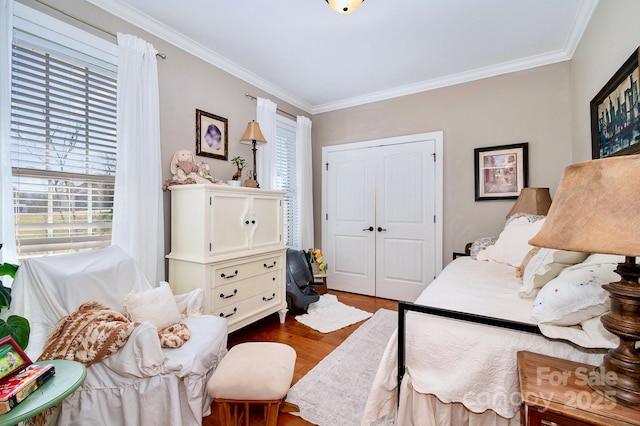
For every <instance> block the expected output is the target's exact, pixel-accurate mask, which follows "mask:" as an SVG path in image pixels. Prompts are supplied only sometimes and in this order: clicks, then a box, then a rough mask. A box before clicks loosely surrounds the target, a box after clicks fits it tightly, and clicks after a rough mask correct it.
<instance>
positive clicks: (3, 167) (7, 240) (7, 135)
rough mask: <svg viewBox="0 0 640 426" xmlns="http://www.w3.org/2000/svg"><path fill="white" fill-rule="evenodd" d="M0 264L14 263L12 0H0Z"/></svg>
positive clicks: (15, 257)
mask: <svg viewBox="0 0 640 426" xmlns="http://www.w3.org/2000/svg"><path fill="white" fill-rule="evenodd" d="M0 31H1V33H0V243H3V248H2V251H0V263H1V262H11V263H15V262H16V259H17V256H16V229H15V223H14V218H13V185H12V183H11V39H12V33H13V0H0Z"/></svg>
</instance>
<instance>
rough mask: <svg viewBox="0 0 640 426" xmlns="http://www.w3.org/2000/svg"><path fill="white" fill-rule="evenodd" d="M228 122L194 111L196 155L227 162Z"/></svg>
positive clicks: (206, 113) (224, 119) (200, 111)
mask: <svg viewBox="0 0 640 426" xmlns="http://www.w3.org/2000/svg"><path fill="white" fill-rule="evenodd" d="M227 127H228V120H227V119H226V118H223V117H219V116H217V115H213V114H209V113H208V112H205V111H202V110H199V109H196V155H201V156H203V157H209V158H216V159H218V160H224V161H227V158H228V156H229V149H228V148H229V144H228V138H229V137H228V135H227Z"/></svg>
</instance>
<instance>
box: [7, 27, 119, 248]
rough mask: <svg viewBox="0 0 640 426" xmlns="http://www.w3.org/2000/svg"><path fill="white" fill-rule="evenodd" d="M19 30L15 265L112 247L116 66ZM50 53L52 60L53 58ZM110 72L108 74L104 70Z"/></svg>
mask: <svg viewBox="0 0 640 426" xmlns="http://www.w3.org/2000/svg"><path fill="white" fill-rule="evenodd" d="M34 40H37V39H36V38H35V37H33V36H31V35H25V34H21V33H20V32H18V31H17V30H16V33H15V35H14V44H13V47H12V77H11V78H12V81H11V164H12V173H13V187H14V214H15V224H16V247H17V252H18V258H19V259H24V258H26V257H31V256H36V255H43V254H52V253H63V252H70V251H77V250H83V249H91V248H98V247H104V246H107V245H109V244H110V241H111V221H112V218H113V190H114V183H115V170H116V108H117V104H116V90H117V84H116V73H115V66H111V67H108V66H107V67H105V66H102V65H100V66H98V65H94V64H95V62H96V61H95V60H92V59H91V58H88V57H86V58H85V57H83V56H86V55H84V54H83V52H78V51H73V52H70V51H68V50H69V49H67V52H65V53H66V54H61V53H60V51H59V50H58V51H56V50H55V49H47V44H51V43H50V41H48V40H46V41H45V40H42V43H34V42H33V41H34ZM52 52H53V53H52ZM109 68H110V69H109Z"/></svg>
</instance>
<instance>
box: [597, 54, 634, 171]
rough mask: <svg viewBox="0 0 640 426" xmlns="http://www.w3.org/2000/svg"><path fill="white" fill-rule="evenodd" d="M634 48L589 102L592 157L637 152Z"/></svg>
mask: <svg viewBox="0 0 640 426" xmlns="http://www.w3.org/2000/svg"><path fill="white" fill-rule="evenodd" d="M638 55H640V48H638V49H636V50H635V51H634V52H633V53H632V54H631V56H630V57H629V59H627V60H626V61H625V63H624V64H622V66H621V67H620V69H619V70H618V71H617V72H616V73H615V74H614V75H613V77H611V79H610V80H609V81H608V82H607V84H605V86H604V87H603V88H602V89H601V90H600V92H598V94H597V95H596V96H595V97H594V98H593V100H592V101H591V104H590V107H591V157H592V158H593V159H596V158H604V157H611V156H614V155H629V154H637V153H640V99H639V98H638V90H639V87H638V81H639V77H640V75H639V73H638Z"/></svg>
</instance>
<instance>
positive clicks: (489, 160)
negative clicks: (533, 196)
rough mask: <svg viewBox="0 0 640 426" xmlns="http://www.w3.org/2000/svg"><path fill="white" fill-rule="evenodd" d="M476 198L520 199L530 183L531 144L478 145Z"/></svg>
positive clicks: (479, 199)
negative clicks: (523, 190) (521, 193)
mask: <svg viewBox="0 0 640 426" xmlns="http://www.w3.org/2000/svg"><path fill="white" fill-rule="evenodd" d="M473 153H474V169H475V181H476V188H475V194H476V201H484V200H507V199H515V198H518V195H519V194H520V190H521V189H522V188H524V187H526V186H528V185H529V143H527V142H525V143H518V144H513V145H499V146H490V147H485V148H476V149H474V150H473Z"/></svg>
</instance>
